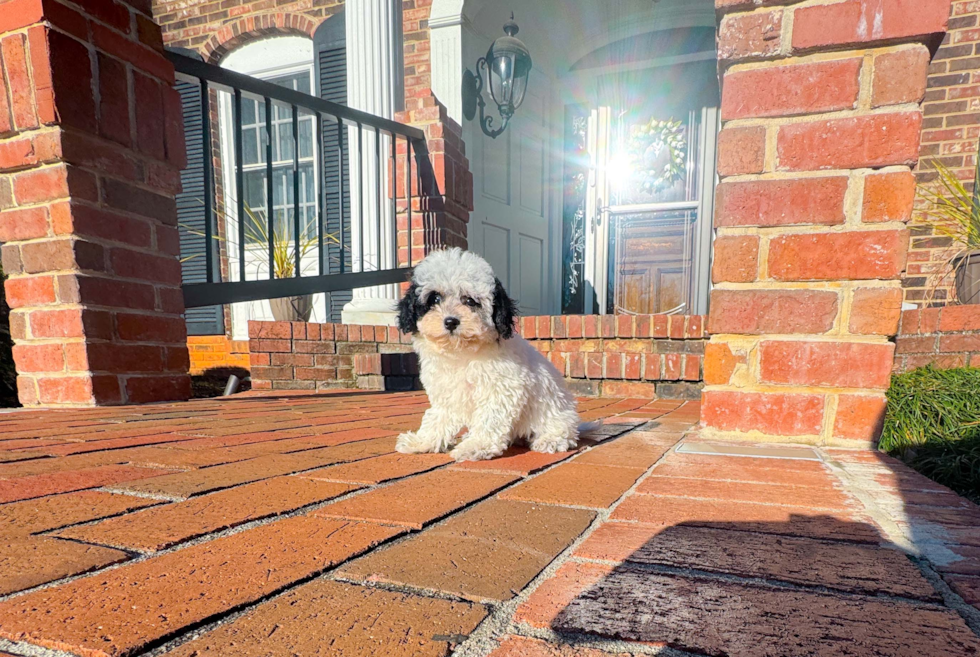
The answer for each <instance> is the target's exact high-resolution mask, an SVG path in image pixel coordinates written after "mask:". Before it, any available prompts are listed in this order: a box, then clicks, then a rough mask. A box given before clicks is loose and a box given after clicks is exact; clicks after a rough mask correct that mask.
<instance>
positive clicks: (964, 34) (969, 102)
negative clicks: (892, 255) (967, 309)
mask: <svg viewBox="0 0 980 657" xmlns="http://www.w3.org/2000/svg"><path fill="white" fill-rule="evenodd" d="M926 84H927V87H928V89H927V91H926V92H925V101H924V102H923V113H924V115H925V116H924V118H923V121H922V145H921V147H920V150H919V153H920V160H919V166H918V168H917V170H916V177H917V178H918V180H919V181H920V183H928V182H929V181H931V180H933V179H934V178H935V173H933V172H932V166H931V164H930V163H931V162H932V161H933V160H939V161H941V162H943V163H944V164H945V165H946V166H948V167H950V168H952V169H953V170H954V171H955V172H956V173H957V175H958V176H959V178H961V179H962V180H964V181H968V182H969V183H972V182H973V176H974V173H975V169H976V161H977V141H978V140H980V3H977V2H975V1H973V0H954V2H953V3H952V10H951V16H950V19H949V31H948V32H947V33H946V36H945V38H944V39H943V42H942V46H941V47H940V48H939V50H938V51H937V52H936V54H935V56H934V57H933V59H932V63H930V65H929V77H928V80H927V83H926ZM909 228H910V230H911V243H910V246H909V262H908V268H907V273H906V276H905V280H904V281H903V282H902V284H903V286H904V287H905V300H906V301H908V302H911V303H915V304H917V305H920V306H941V305H945V304H946V303H947V302H948V301H949V300H950V299H952V298H953V297H954V296H955V286H954V280H953V277H952V276H951V272H950V268H949V266H948V265H947V261H948V259H949V257H950V255H951V254H952V253H954V250H953V249H952V248H951V245H950V239H949V238H948V237H944V236H942V235H940V234H937V232H936V231H935V228H933V227H932V226H931V225H930V224H929V223H928V222H926V221H922V217H919V216H917V217H916V221H914V222H913V223H912V224H911V225H910V226H909Z"/></svg>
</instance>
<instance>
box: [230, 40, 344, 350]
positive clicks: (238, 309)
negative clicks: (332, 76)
mask: <svg viewBox="0 0 980 657" xmlns="http://www.w3.org/2000/svg"><path fill="white" fill-rule="evenodd" d="M314 56H315V51H314V47H313V40H312V39H310V38H307V37H300V36H278V37H270V38H266V39H261V40H258V41H253V42H251V43H247V44H245V45H244V46H242V47H241V48H237V49H235V50H234V51H232V52H230V53H229V54H228V55H227V56H225V57H224V59H222V61H221V62H220V63H219V65H220V66H221V67H222V68H226V69H228V70H230V71H235V72H236V73H242V74H244V75H251V76H253V77H257V78H262V79H269V78H276V77H279V76H283V75H291V74H295V73H302V72H309V74H310V83H311V90H315V89H316V78H315V75H316V73H315V69H314ZM270 62H275V64H273V65H270ZM232 98H233V97H232V95H231V94H230V93H227V92H221V93H219V94H218V117H219V120H218V128H219V131H218V133H219V140H220V145H221V149H220V152H221V161H222V162H226V163H230V166H223V167H222V168H221V178H222V185H223V188H224V190H225V192H224V193H225V204H224V205H225V217H224V218H225V234H226V235H230V236H233V238H232V239H230V240H229V241H227V242H226V245H227V246H228V280H231V281H237V280H239V277H238V271H239V266H238V252H237V249H233V248H232V247H233V246H235V247H237V243H238V203H237V197H236V194H237V189H236V184H235V166H234V163H235V145H234V144H235V142H234V136H233V131H232V126H233V121H232V119H233V116H232V105H233V102H232ZM313 130H314V133H313V142H314V146H313V148H314V152H315V150H316V144H317V142H318V138H317V131H318V130H319V126H317V125H315V122H314V126H313ZM317 166H318V163H317V158H314V161H313V175H314V180H315V181H318V180H319V175H320V172H319V171H318V169H317ZM314 184H316V183H314ZM246 249H248V246H246ZM233 250H234V253H232V251H233ZM315 257H316V256H314V258H315ZM246 267H248V269H249V272H250V273H251V272H252V271H253V270H255V269H256V268H257V266H256V267H252V266H249V265H248V262H247V261H246ZM304 268H305V267H304ZM326 312H327V309H326V298H325V296H324V295H323V294H317V295H314V297H313V315H312V316H311V318H310V321H313V322H324V321H326ZM249 320H259V321H270V320H272V310H271V308H270V306H269V302H268V301H266V300H262V301H246V302H241V303H233V304H231V327H232V339H233V340H248V321H249Z"/></svg>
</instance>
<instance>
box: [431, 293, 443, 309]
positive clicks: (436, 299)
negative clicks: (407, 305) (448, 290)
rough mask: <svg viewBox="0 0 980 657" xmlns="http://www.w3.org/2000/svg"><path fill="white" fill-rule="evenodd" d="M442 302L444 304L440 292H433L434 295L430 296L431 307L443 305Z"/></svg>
mask: <svg viewBox="0 0 980 657" xmlns="http://www.w3.org/2000/svg"><path fill="white" fill-rule="evenodd" d="M441 302H442V295H441V294H439V293H438V292H433V293H432V294H430V295H429V305H430V306H434V305H436V304H438V303H441Z"/></svg>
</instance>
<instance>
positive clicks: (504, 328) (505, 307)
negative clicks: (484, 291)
mask: <svg viewBox="0 0 980 657" xmlns="http://www.w3.org/2000/svg"><path fill="white" fill-rule="evenodd" d="M494 280H495V281H496V283H495V285H494V286H493V325H494V328H496V329H497V333H498V334H499V335H500V337H502V338H503V339H504V340H508V339H510V338H511V337H513V335H514V318H515V317H517V304H516V303H514V300H513V299H511V298H510V297H509V296H507V291H506V290H504V286H503V283H501V282H500V279H499V278H497V279H494Z"/></svg>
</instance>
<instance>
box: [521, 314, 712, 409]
mask: <svg viewBox="0 0 980 657" xmlns="http://www.w3.org/2000/svg"><path fill="white" fill-rule="evenodd" d="M704 319H705V318H704V317H703V316H701V315H687V316H686V315H672V316H668V315H637V316H633V315H604V316H601V317H600V316H599V315H584V316H583V315H563V316H560V317H550V316H541V317H522V318H521V320H520V324H519V328H520V332H521V335H522V336H524V338H525V339H527V340H529V341H530V342H531V344H532V345H534V347H535V348H537V349H538V351H540V352H541V353H543V354H544V355H545V356H547V357H548V360H550V361H551V364H552V365H554V366H555V367H556V368H557V369H558V371H559V372H561V373H562V375H563V376H564V377H565V379H566V380H567V381H568V383H569V387H570V388H571V389H572V390H573V391H574V392H575V393H576V394H580V395H590V396H603V397H639V398H648V399H653V398H657V397H659V398H668V399H678V398H680V399H698V398H700V396H701V379H702V368H701V365H702V360H703V354H704V344H705V335H704Z"/></svg>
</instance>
